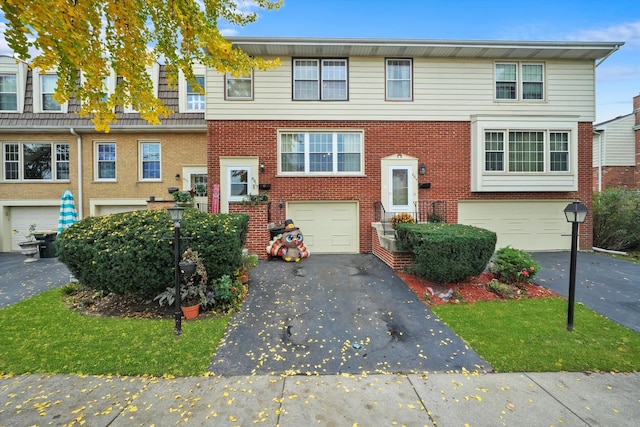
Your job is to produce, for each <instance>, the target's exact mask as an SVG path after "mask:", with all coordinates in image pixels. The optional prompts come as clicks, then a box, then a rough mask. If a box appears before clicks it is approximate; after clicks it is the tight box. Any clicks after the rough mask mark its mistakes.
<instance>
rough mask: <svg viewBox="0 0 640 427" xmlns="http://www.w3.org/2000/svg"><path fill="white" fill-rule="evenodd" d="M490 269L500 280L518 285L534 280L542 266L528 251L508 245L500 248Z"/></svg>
mask: <svg viewBox="0 0 640 427" xmlns="http://www.w3.org/2000/svg"><path fill="white" fill-rule="evenodd" d="M489 270H490V271H491V272H492V273H494V274H495V275H496V277H497V278H498V280H499V281H501V282H504V283H511V284H515V285H518V284H523V283H528V282H529V281H530V280H532V279H533V278H534V276H535V275H536V274H538V271H540V266H539V265H538V263H536V262H535V261H534V260H533V259H532V258H531V255H529V254H528V253H527V252H524V251H522V250H520V249H515V248H512V247H511V246H506V247H504V248H500V249H498V251H497V252H496V256H495V258H494V259H493V262H492V263H491V266H490V267H489Z"/></svg>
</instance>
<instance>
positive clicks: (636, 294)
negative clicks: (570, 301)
mask: <svg viewBox="0 0 640 427" xmlns="http://www.w3.org/2000/svg"><path fill="white" fill-rule="evenodd" d="M531 255H532V257H533V259H534V260H535V261H536V262H538V263H539V264H540V267H541V269H540V273H539V274H538V275H537V276H536V277H535V280H534V282H536V283H538V284H539V285H542V286H544V287H546V288H549V289H551V290H553V291H555V292H557V293H558V294H560V295H563V296H565V297H567V296H568V295H569V272H570V262H571V253H570V252H533V253H532V254H531ZM575 300H576V302H580V303H582V304H584V305H585V306H586V307H589V308H590V309H592V310H594V311H597V312H598V313H600V314H602V315H604V316H606V317H608V318H609V319H611V320H613V321H615V322H618V323H620V324H622V325H624V326H626V327H628V328H631V329H633V330H635V331H638V332H640V264H634V263H632V262H629V261H624V260H619V259H616V258H614V257H611V256H609V255H605V254H601V253H597V252H579V253H578V255H577V258H576V299H575Z"/></svg>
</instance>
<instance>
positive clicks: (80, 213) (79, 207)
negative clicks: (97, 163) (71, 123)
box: [69, 128, 84, 219]
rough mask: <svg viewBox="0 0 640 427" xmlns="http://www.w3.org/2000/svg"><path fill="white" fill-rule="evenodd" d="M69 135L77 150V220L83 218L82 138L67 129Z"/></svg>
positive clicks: (70, 129)
mask: <svg viewBox="0 0 640 427" xmlns="http://www.w3.org/2000/svg"><path fill="white" fill-rule="evenodd" d="M69 133H71V135H73V136H75V137H76V141H77V146H78V148H77V150H78V219H82V218H84V213H83V208H82V205H83V201H84V200H83V196H82V191H83V190H82V137H81V136H80V135H78V134H77V133H76V131H75V130H74V129H73V128H69Z"/></svg>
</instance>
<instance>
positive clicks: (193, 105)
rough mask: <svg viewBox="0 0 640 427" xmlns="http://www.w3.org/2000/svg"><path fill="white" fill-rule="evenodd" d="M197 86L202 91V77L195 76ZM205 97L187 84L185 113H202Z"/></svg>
mask: <svg viewBox="0 0 640 427" xmlns="http://www.w3.org/2000/svg"><path fill="white" fill-rule="evenodd" d="M196 81H197V82H198V85H199V86H200V87H201V88H202V90H204V76H196ZM204 107H205V96H204V93H200V91H199V90H196V89H195V88H194V87H193V86H192V85H191V83H189V82H187V111H204Z"/></svg>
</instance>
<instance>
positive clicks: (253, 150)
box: [207, 120, 592, 253]
mask: <svg viewBox="0 0 640 427" xmlns="http://www.w3.org/2000/svg"><path fill="white" fill-rule="evenodd" d="M279 129H305V130H309V129H354V130H355V129H358V130H363V131H364V171H365V176H358V177H337V176H336V177H278V176H277V153H278V149H277V141H278V130H279ZM208 135H209V141H208V150H207V152H208V154H207V156H208V158H207V168H208V175H209V177H211V182H210V184H214V183H216V179H215V177H219V176H220V157H221V156H259V158H260V161H261V162H264V164H265V172H264V173H261V174H260V183H269V184H271V190H269V191H268V193H269V197H270V200H272V201H274V200H279V199H280V198H282V199H283V201H284V202H285V204H286V203H287V202H291V201H307V200H333V201H338V200H358V201H359V202H360V212H359V216H360V252H363V253H370V252H372V251H373V245H374V243H373V241H372V232H371V223H372V222H374V209H373V205H374V203H375V202H379V201H380V191H381V190H380V185H381V183H380V180H381V164H380V160H381V159H382V158H384V157H386V156H390V155H394V154H400V153H402V154H405V155H409V156H413V157H416V158H418V163H419V164H422V163H424V164H425V165H426V168H427V173H426V175H424V176H423V177H421V178H420V181H421V182H423V181H424V182H430V183H431V188H429V189H420V190H419V193H418V198H419V199H420V200H443V201H446V207H447V212H446V218H447V220H448V222H456V221H457V217H458V208H457V202H458V201H459V200H521V199H522V200H532V199H545V200H548V199H580V200H581V201H582V202H584V203H585V204H586V205H587V206H588V207H589V209H590V208H591V200H592V191H591V182H592V166H591V165H592V156H591V155H592V137H591V135H592V124H591V123H579V127H578V146H579V154H578V163H579V165H578V168H579V174H578V175H579V176H578V182H579V191H578V192H577V193H576V192H549V193H544V192H518V193H506V192H505V193H497V192H496V193H479V192H478V193H473V192H471V191H470V182H471V175H470V174H471V171H470V164H471V146H470V144H471V123H470V122H426V121H425V122H413V121H412V122H401V121H393V122H379V121H378V122H365V121H312V120H309V121H286V120H278V121H275V120H274V121H259V120H250V121H249V120H246V121H245V120H233V121H231V120H229V121H216V120H212V121H209V122H208ZM210 194H211V192H210ZM243 207H246V206H243V205H239V209H241V210H242V208H243ZM234 210H235V208H234ZM581 233H582V234H588V236H583V237H581V247H583V248H585V247H586V248H590V247H591V240H592V238H591V220H590V219H588V220H587V223H586V224H585V225H583V226H582V229H581Z"/></svg>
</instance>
